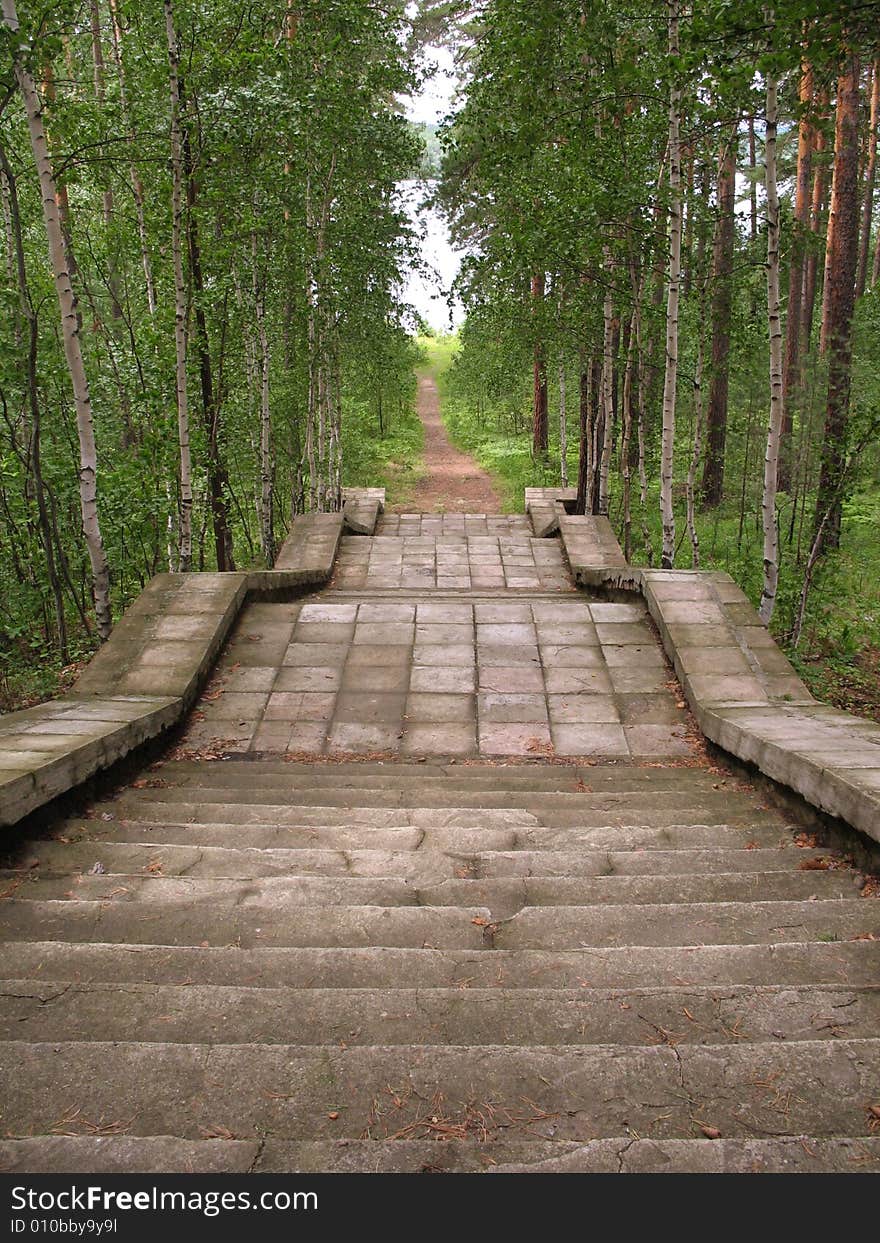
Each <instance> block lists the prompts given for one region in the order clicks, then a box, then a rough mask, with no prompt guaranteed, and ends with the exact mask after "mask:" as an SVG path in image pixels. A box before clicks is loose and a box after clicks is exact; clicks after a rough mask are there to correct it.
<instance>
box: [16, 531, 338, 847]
mask: <svg viewBox="0 0 880 1243" xmlns="http://www.w3.org/2000/svg"><path fill="white" fill-rule="evenodd" d="M342 527H343V518H342V514H305V515H303V516H302V517H299V518H296V519H295V521H294V523H293V526H292V528H291V532H290V535H289V537H288V539H287V540H286V541H285V543H284V545H283V547H282V549H281V551H280V553H279V555H278V559H277V561H276V565H275V569H273V570H257V571H254V572H252V573H242V574H157V575H156V577H155V578H154V579H152V580H151V582H149V583H148V584H147V586H146V587H145V589H144V590H143V591H142V592H141V594H140V595H139V596H138V598H137V599H136V600H135V601H134V602H133V604H132V605H131V606H130V607H129V608H128V610H127V611H126V613H125V615H124V617H122V618H121V620H120V621H119V622H118V623H117V625H116V627H115V628H114V630H113V633H112V635H111V636H110V639H109V640H108V641H107V643H105V645H104V646H103V647H102V648H101V650H100V651H99V652H97V653H96V655H95V657H94V659H93V660H92V661H91V662H90V663H89V665H88V667H87V668H86V669H85V670H84V672H83V674H82V675H81V677H80V678H79V681H78V682H77V684H76V686H75V687H74V689H73V690H72V691H71V692H70V693H69V694H67V695H63V696H62V697H61V698H59V699H54V700H52V701H50V702H49V703H45V704H40V705H39V706H38V707H35V708H28V709H27V710H25V711H24V712H11V713H9V714H8V715H6V716H3V717H0V825H10V824H15V823H16V822H17V821H18V820H21V819H22V817H23V816H26V815H28V814H29V813H30V812H32V811H35V810H36V809H37V808H39V807H42V806H43V805H44V804H46V803H48V802H50V801H51V800H52V799H53V798H57V797H58V796H59V795H61V794H65V793H66V792H67V791H68V790H72V789H73V788H74V787H75V786H77V785H79V784H80V783H81V782H83V781H85V780H87V779H88V778H89V777H91V776H93V775H94V774H95V773H96V772H99V771H101V770H102V769H105V768H109V767H110V765H111V764H114V763H115V762H116V761H117V760H119V759H122V758H123V756H125V755H127V754H128V753H129V752H130V751H132V750H133V749H134V748H135V747H138V746H140V745H141V744H142V743H144V742H148V741H149V740H150V739H152V738H156V737H158V736H159V735H160V734H162V733H163V732H164V731H165V730H167V729H169V728H170V727H171V726H172V725H174V724H175V723H176V722H177V721H179V720H180V719H181V717H183V715H184V714H185V713H186V712H187V711H188V710H189V708H190V707H191V705H192V703H193V702H194V700H195V698H196V696H197V695H198V693H199V691H200V689H201V687H202V686H203V685H204V683H205V681H206V679H207V677H208V675H209V673H210V671H211V669H212V667H213V665H214V661H215V659H216V657H217V654H218V652H219V651H220V649H221V647H222V646H223V643H224V642H225V640H226V637H227V635H228V634H229V631H230V629H231V628H232V626H233V624H234V622H235V620H236V618H237V617H238V615H239V613H240V612H241V609H242V607H243V606H244V604H245V602H246V601H247V600H248V598H249V597H252V596H254V595H258V596H259V595H285V594H289V593H291V592H294V591H300V590H303V589H306V588H308V587H316V586H320V585H321V584H322V583H325V582H326V581H327V580H328V579H329V578H330V575H331V573H332V571H333V563H334V561H335V559H336V553H337V550H338V547H339V540H340V538H341V536H342Z"/></svg>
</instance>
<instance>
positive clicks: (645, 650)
mask: <svg viewBox="0 0 880 1243" xmlns="http://www.w3.org/2000/svg"><path fill="white" fill-rule="evenodd" d="M602 655H603V656H604V657H605V663H606V665H608V666H610V667H615V666H621V667H627V668H628V667H631V666H633V665H638V666H639V668H641V669H665V668H666V661H665V660H664V659H663V652H662V651H661V649H660V645H659V644H658V643H651V644H642V643H623V644H621V645H620V646H619V647H612V646H611V645H609V644H607V643H606V644H603V645H602Z"/></svg>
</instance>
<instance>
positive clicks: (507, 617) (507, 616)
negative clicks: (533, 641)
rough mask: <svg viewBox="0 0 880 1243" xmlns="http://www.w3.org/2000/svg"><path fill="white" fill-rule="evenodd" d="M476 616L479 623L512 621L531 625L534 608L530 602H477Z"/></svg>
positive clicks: (505, 622)
mask: <svg viewBox="0 0 880 1243" xmlns="http://www.w3.org/2000/svg"><path fill="white" fill-rule="evenodd" d="M474 617H475V618H476V620H477V622H478V623H481V624H483V625H487V624H495V625H497V624H499V623H503V624H509V623H511V622H513V623H517V624H519V625H530V624H531V621H532V610H531V608H530V607H529V605H528V604H506V603H504V602H500V603H498V604H496V603H494V602H492V603H491V604H475V605H474Z"/></svg>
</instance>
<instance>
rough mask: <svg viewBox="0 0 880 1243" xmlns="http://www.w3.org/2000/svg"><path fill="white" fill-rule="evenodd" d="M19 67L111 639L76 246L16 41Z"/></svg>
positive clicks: (89, 540)
mask: <svg viewBox="0 0 880 1243" xmlns="http://www.w3.org/2000/svg"><path fill="white" fill-rule="evenodd" d="M3 22H4V25H5V26H6V28H7V30H8V31H9V32H10V33H11V34H12V35H13V36H15V35H17V33H18V29H19V21H18V13H17V11H16V5H15V0H3ZM11 42H12V46H13V48H14V49H15V50H14V51H13V58H14V59H13V64H14V72H15V80H16V82H17V84H18V89H19V91H20V93H21V99H22V103H23V104H24V110H25V115H26V117H27V125H28V134H29V136H30V145H31V151H32V153H33V159H34V164H35V165H36V170H37V177H38V178H39V182H40V197H41V199H42V204H43V223H44V226H45V230H46V240H47V243H48V247H49V262H50V264H51V266H52V273H53V276H54V280H55V291H56V293H57V295H58V308H59V311H60V314H61V335H62V340H63V344H64V357H65V359H66V361H67V370H68V374H69V377H70V385H71V388H72V390H73V400H74V406H75V408H76V430H77V437H78V440H79V496H80V516H81V520H82V529H83V536H84V538H85V541H86V547H87V549H88V554H89V561H90V563H91V571H92V595H93V598H94V604H95V616H96V618H97V623H98V633H99V635H100V636H101V638H102V639H106V638H107V637H108V636H109V634H110V630H111V628H112V624H113V623H112V616H111V611H110V567H109V565H108V563H107V554H106V551H105V548H104V539H103V536H102V534H101V523H100V520H99V517H98V454H97V447H96V445H95V431H94V425H93V421H92V396H91V391H90V389H89V381H88V377H87V375H86V368H85V362H84V359H83V351H82V343H81V341H80V317H79V309H78V306H77V299H76V294H75V292H74V289H73V284H72V282H71V278H70V261H69V253H72V252H71V251H70V247H71V243H70V240H69V239H68V240H67V243H66V244H65V237H64V233H63V230H62V223H61V215H60V210H59V194H58V188H57V184H56V181H55V172H54V169H53V167H52V159H51V156H50V154H49V145H48V142H47V140H46V130H45V126H44V124H43V107H42V103H41V101H40V96H39V93H38V91H37V87H36V84H35V82H34V79H33V77H32V76H31V72H30V70H29V69H28V68H27V65H26V64H25V63H24V61H23V59H22V56H21V50H20V44H18V42H17V40H15V39H13V40H12V41H11Z"/></svg>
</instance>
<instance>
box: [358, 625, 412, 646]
mask: <svg viewBox="0 0 880 1243" xmlns="http://www.w3.org/2000/svg"><path fill="white" fill-rule="evenodd" d="M414 629H415V628H414V627H413V626H410V625H408V624H407V623H406V622H358V624H357V626H356V627H355V631H354V642H355V644H356V645H360V644H361V643H367V644H370V645H371V646H382V647H384V646H386V645H387V644H393V645H396V646H402V645H404V644H409V643H412V641H413V634H414Z"/></svg>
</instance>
